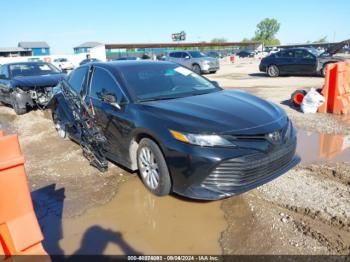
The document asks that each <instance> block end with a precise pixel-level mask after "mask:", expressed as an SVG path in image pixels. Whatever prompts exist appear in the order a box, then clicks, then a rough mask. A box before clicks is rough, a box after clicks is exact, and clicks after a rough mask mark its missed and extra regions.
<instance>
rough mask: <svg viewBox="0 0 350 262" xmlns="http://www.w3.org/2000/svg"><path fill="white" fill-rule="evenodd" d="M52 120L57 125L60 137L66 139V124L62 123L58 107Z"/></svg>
mask: <svg viewBox="0 0 350 262" xmlns="http://www.w3.org/2000/svg"><path fill="white" fill-rule="evenodd" d="M52 120H53V123H54V125H55V129H56V131H57V134H58V136H59V137H60V138H62V139H66V138H67V131H66V128H65V126H64V125H63V124H62V121H61V119H60V118H59V117H58V114H57V109H56V110H55V112H54V113H52Z"/></svg>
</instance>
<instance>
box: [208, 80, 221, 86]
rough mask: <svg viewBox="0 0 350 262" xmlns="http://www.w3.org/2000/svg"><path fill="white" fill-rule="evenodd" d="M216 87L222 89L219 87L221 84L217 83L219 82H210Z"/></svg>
mask: <svg viewBox="0 0 350 262" xmlns="http://www.w3.org/2000/svg"><path fill="white" fill-rule="evenodd" d="M210 82H211V83H212V84H213V85H214V86H216V87H220V86H219V83H218V82H217V81H210Z"/></svg>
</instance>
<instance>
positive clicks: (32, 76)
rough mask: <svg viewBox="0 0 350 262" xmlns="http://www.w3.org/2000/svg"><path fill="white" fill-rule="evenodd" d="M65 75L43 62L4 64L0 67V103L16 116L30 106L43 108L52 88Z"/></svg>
mask: <svg viewBox="0 0 350 262" xmlns="http://www.w3.org/2000/svg"><path fill="white" fill-rule="evenodd" d="M64 76H65V75H64V74H62V73H61V71H60V70H59V69H57V68H56V67H55V66H53V65H52V64H49V63H45V62H22V63H10V64H4V65H2V66H1V67H0V101H1V102H3V103H5V104H9V105H11V106H12V108H13V109H14V110H15V112H16V114H18V115H20V114H24V113H26V112H27V109H28V107H30V106H39V107H43V106H45V105H46V104H47V102H48V101H49V99H50V98H51V95H52V88H53V87H54V86H56V85H57V84H58V82H59V81H60V80H61V79H62V78H63V77H64Z"/></svg>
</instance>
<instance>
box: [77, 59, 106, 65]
mask: <svg viewBox="0 0 350 262" xmlns="http://www.w3.org/2000/svg"><path fill="white" fill-rule="evenodd" d="M93 62H101V60H99V59H97V58H86V59H84V60H83V61H81V62H80V63H79V65H85V64H88V63H93Z"/></svg>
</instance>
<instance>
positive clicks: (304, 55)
mask: <svg viewBox="0 0 350 262" xmlns="http://www.w3.org/2000/svg"><path fill="white" fill-rule="evenodd" d="M342 47H343V46H340V45H336V46H335V47H332V48H331V49H328V50H327V51H325V52H323V53H321V52H320V51H318V50H316V49H314V48H288V49H284V50H281V51H279V52H277V53H274V54H272V55H269V56H267V57H265V58H263V59H262V60H261V62H260V66H259V70H260V72H266V73H267V74H268V75H269V76H271V77H276V76H279V75H321V76H325V74H326V67H327V65H328V64H330V63H336V62H339V61H342V60H344V58H343V57H336V56H333V55H334V54H335V53H337V52H338V51H339V50H340V49H341V48H342Z"/></svg>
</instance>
